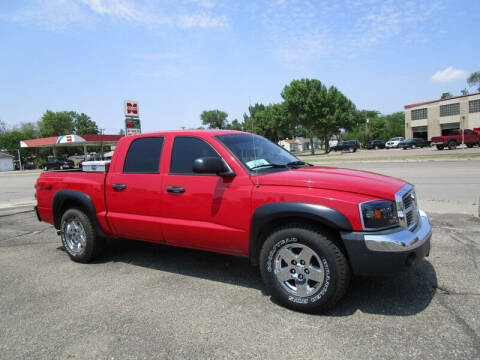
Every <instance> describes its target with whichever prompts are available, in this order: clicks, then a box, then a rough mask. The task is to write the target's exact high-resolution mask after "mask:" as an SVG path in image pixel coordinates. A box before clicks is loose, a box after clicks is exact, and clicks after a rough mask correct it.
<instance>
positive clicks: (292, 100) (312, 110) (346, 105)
mask: <svg viewBox="0 0 480 360" xmlns="http://www.w3.org/2000/svg"><path fill="white" fill-rule="evenodd" d="M281 95H282V97H283V99H284V104H285V108H286V110H287V114H288V117H289V118H290V119H291V120H292V121H293V122H295V123H297V124H299V125H301V126H302V127H303V128H304V129H305V131H306V132H307V136H308V137H309V138H310V148H311V151H312V155H315V149H314V146H313V137H314V135H315V134H318V135H319V136H320V137H321V138H322V139H323V142H324V144H325V150H326V151H328V141H329V139H330V137H331V136H332V135H333V134H337V133H339V132H340V129H341V128H345V129H349V128H351V127H352V126H353V124H354V118H353V113H354V110H355V106H354V104H353V103H352V102H351V101H350V100H349V99H348V98H347V97H345V95H343V94H342V93H341V92H340V91H339V90H338V89H337V88H335V87H334V86H331V87H330V88H329V89H327V88H326V87H325V85H323V84H322V83H321V82H320V81H319V80H317V79H301V80H293V81H292V82H291V83H290V84H289V85H286V86H285V88H284V89H283V91H282V94H281Z"/></svg>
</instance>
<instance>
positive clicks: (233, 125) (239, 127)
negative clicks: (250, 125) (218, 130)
mask: <svg viewBox="0 0 480 360" xmlns="http://www.w3.org/2000/svg"><path fill="white" fill-rule="evenodd" d="M227 129H229V130H238V131H245V129H244V124H243V123H241V122H240V121H238V119H234V120H233V121H232V123H231V124H228V125H227Z"/></svg>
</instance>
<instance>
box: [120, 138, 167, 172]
mask: <svg viewBox="0 0 480 360" xmlns="http://www.w3.org/2000/svg"><path fill="white" fill-rule="evenodd" d="M162 147H163V137H144V138H139V139H135V140H133V142H132V143H131V144H130V148H129V149H128V153H127V156H126V157H125V163H124V164H123V172H124V173H129V174H157V173H158V167H159V164H160V155H161V154H162Z"/></svg>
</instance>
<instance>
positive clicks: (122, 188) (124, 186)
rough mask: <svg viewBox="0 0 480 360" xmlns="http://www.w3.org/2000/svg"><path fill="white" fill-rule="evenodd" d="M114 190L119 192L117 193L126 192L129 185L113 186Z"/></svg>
mask: <svg viewBox="0 0 480 360" xmlns="http://www.w3.org/2000/svg"><path fill="white" fill-rule="evenodd" d="M112 188H113V189H114V190H117V191H122V190H125V189H126V188H127V185H125V184H113V185H112Z"/></svg>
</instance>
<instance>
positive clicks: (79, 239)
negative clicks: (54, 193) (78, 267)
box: [60, 209, 104, 263]
mask: <svg viewBox="0 0 480 360" xmlns="http://www.w3.org/2000/svg"><path fill="white" fill-rule="evenodd" d="M60 229H61V239H62V244H63V246H64V247H65V250H66V251H67V253H68V255H69V256H70V259H72V260H73V261H77V262H82V263H86V262H89V261H92V260H94V259H95V258H97V257H98V255H99V254H100V252H101V251H102V249H103V246H104V239H102V238H100V237H98V236H97V234H96V232H95V229H94V228H93V225H92V222H91V221H90V219H89V217H88V216H87V215H86V214H85V213H84V212H83V211H82V210H80V209H69V210H67V211H65V213H64V214H63V216H62V220H61V223H60Z"/></svg>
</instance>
